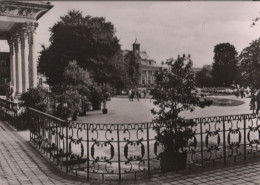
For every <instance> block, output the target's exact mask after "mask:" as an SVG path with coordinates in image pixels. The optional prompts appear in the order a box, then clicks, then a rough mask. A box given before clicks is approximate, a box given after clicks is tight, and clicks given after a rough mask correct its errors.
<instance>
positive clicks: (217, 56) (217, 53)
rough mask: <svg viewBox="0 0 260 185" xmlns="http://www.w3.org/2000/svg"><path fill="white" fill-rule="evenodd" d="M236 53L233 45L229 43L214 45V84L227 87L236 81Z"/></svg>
mask: <svg viewBox="0 0 260 185" xmlns="http://www.w3.org/2000/svg"><path fill="white" fill-rule="evenodd" d="M237 54H238V53H237V51H236V49H235V47H234V46H233V45H231V44H229V43H221V44H218V45H216V46H215V48H214V63H213V70H212V76H213V80H214V85H215V86H218V87H227V86H230V85H231V84H233V82H235V81H236V76H237V69H238V60H237Z"/></svg>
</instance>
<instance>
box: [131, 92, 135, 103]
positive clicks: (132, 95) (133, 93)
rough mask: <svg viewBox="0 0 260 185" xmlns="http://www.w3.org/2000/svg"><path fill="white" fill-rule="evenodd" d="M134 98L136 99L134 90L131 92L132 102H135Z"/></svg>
mask: <svg viewBox="0 0 260 185" xmlns="http://www.w3.org/2000/svg"><path fill="white" fill-rule="evenodd" d="M134 97H135V91H134V90H132V91H131V101H134Z"/></svg>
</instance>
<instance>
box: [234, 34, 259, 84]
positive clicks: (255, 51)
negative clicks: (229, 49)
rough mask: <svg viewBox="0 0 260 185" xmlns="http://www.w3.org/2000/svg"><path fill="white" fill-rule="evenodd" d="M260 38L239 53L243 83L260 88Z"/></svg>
mask: <svg viewBox="0 0 260 185" xmlns="http://www.w3.org/2000/svg"><path fill="white" fill-rule="evenodd" d="M259 45H260V38H259V39H257V40H254V41H252V42H251V43H250V45H249V46H248V47H246V48H245V49H243V50H242V52H241V53H240V55H239V62H240V71H241V76H242V79H243V81H242V83H244V84H246V85H247V86H249V87H250V88H251V89H259V88H260V48H259Z"/></svg>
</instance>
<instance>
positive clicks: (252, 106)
mask: <svg viewBox="0 0 260 185" xmlns="http://www.w3.org/2000/svg"><path fill="white" fill-rule="evenodd" d="M255 104H256V98H255V95H254V94H252V96H251V100H250V103H249V106H250V110H253V114H254V113H255V108H256V105H255Z"/></svg>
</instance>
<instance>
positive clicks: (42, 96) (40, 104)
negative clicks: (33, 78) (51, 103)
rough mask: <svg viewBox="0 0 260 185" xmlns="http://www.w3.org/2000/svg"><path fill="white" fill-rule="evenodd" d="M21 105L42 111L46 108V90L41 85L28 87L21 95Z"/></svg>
mask: <svg viewBox="0 0 260 185" xmlns="http://www.w3.org/2000/svg"><path fill="white" fill-rule="evenodd" d="M20 100H21V106H24V107H31V108H34V109H37V110H39V111H42V112H46V111H47V109H48V104H47V91H46V90H45V89H43V88H41V87H37V88H30V89H29V90H28V91H27V92H25V93H23V94H22V95H21V98H20Z"/></svg>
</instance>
